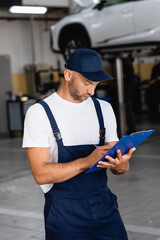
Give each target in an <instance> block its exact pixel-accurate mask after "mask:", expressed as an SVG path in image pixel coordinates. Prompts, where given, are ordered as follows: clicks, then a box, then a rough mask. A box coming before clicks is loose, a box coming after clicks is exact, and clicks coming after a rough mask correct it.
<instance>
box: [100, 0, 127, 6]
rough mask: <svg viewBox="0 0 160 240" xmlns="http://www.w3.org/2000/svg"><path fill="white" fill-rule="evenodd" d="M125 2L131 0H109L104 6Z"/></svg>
mask: <svg viewBox="0 0 160 240" xmlns="http://www.w3.org/2000/svg"><path fill="white" fill-rule="evenodd" d="M125 2H129V0H107V1H106V2H105V3H104V7H107V6H111V5H116V4H120V3H125Z"/></svg>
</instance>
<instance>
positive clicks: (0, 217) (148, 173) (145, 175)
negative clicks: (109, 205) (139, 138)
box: [0, 118, 160, 240]
mask: <svg viewBox="0 0 160 240" xmlns="http://www.w3.org/2000/svg"><path fill="white" fill-rule="evenodd" d="M137 122H138V124H137V129H138V130H143V129H153V128H156V129H157V131H156V132H155V133H154V134H152V135H151V136H150V137H149V138H148V139H147V140H145V142H144V143H142V144H141V145H140V146H139V147H138V148H137V151H136V152H135V153H134V156H133V157H132V160H131V161H130V171H129V172H128V173H127V174H125V175H123V176H114V175H112V174H111V173H109V174H108V175H109V186H110V188H111V189H112V191H113V192H114V193H116V194H117V196H118V200H119V208H120V212H121V215H122V218H123V220H124V222H125V225H126V228H127V231H128V236H129V240H160V130H158V129H159V128H160V123H158V122H157V123H156V122H155V123H150V122H149V121H148V119H146V118H143V119H142V118H141V119H138V121H137ZM21 141H22V140H21V138H14V139H1V140H0V239H1V240H29V239H31V240H32V239H33V240H34V239H38V240H42V239H44V225H43V215H42V211H43V200H44V197H43V193H42V192H41V189H40V188H39V186H37V185H36V184H35V182H34V179H33V177H32V175H31V172H30V169H29V164H28V160H27V157H26V154H25V151H24V150H22V149H21ZM108 172H109V171H108Z"/></svg>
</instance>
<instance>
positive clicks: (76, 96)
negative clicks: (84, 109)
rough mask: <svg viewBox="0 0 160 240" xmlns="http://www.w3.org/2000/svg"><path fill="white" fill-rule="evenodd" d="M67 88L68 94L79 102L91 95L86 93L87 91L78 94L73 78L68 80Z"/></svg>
mask: <svg viewBox="0 0 160 240" xmlns="http://www.w3.org/2000/svg"><path fill="white" fill-rule="evenodd" d="M68 90H69V93H70V95H71V96H72V97H73V98H74V99H75V100H78V101H81V102H82V101H84V100H86V99H87V98H88V97H90V96H91V95H90V94H88V93H84V94H80V93H79V90H78V89H77V87H76V84H75V81H74V79H72V81H71V82H69V84H68Z"/></svg>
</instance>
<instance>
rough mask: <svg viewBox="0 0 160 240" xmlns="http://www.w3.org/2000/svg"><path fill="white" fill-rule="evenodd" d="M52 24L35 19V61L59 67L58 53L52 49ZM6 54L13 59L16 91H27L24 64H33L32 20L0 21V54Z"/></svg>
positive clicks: (12, 69) (13, 77)
mask: <svg viewBox="0 0 160 240" xmlns="http://www.w3.org/2000/svg"><path fill="white" fill-rule="evenodd" d="M52 24H53V22H50V21H48V22H45V21H34V40H35V41H34V42H35V60H36V62H35V63H36V64H47V65H51V66H53V67H54V68H57V60H56V54H54V53H53V52H52V51H51V49H50V32H49V30H50V26H51V25H52ZM6 54H7V55H9V56H10V59H11V71H12V81H13V90H14V93H15V94H17V91H18V92H19V91H21V92H22V93H26V83H25V81H26V80H25V75H24V66H25V65H26V64H32V46H31V29H30V21H27V20H23V21H20V20H14V21H6V20H1V21H0V55H6Z"/></svg>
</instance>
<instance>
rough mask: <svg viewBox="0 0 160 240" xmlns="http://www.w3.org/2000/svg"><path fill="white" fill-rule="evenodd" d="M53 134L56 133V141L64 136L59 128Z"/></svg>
mask: <svg viewBox="0 0 160 240" xmlns="http://www.w3.org/2000/svg"><path fill="white" fill-rule="evenodd" d="M53 135H54V137H55V139H56V141H58V140H60V139H61V138H62V137H61V133H60V131H59V130H57V131H56V132H53Z"/></svg>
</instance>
